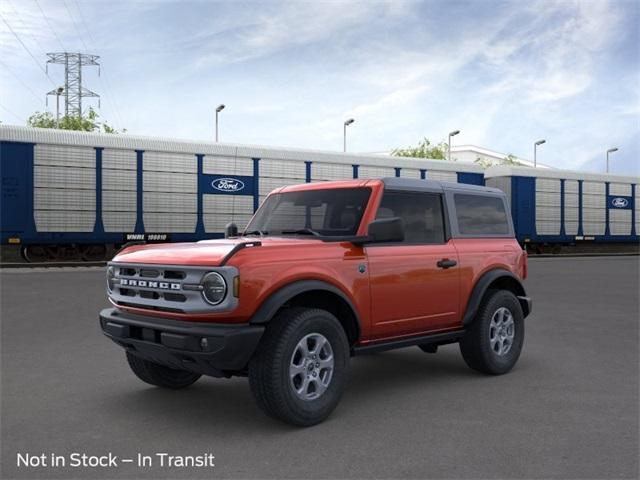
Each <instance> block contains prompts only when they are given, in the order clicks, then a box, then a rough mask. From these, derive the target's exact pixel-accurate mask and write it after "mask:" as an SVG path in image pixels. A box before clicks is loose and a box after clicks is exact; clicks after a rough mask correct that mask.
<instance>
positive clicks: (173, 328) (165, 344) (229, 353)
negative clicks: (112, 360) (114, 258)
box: [100, 308, 264, 377]
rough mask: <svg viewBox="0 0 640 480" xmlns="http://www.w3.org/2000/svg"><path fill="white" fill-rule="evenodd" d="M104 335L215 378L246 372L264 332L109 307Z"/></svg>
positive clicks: (103, 313) (136, 350) (157, 360)
mask: <svg viewBox="0 0 640 480" xmlns="http://www.w3.org/2000/svg"><path fill="white" fill-rule="evenodd" d="M100 326H101V328H102V332H103V333H104V334H105V335H106V336H107V337H109V338H110V339H111V340H113V341H114V342H115V343H117V344H118V345H120V346H121V347H123V348H125V349H126V350H127V351H128V352H130V353H132V354H134V355H137V356H139V357H142V358H144V359H145V360H149V361H151V362H154V363H158V364H160V365H165V366H167V367H170V368H174V369H179V370H188V371H192V372H196V373H200V374H203V375H210V376H213V377H223V376H229V375H231V373H237V372H241V371H243V370H244V369H245V367H246V365H247V363H248V362H249V359H250V358H251V355H253V352H254V351H255V349H256V348H257V346H258V342H259V341H260V338H261V337H262V334H263V333H264V326H259V325H249V324H242V325H221V324H206V323H199V322H198V323H193V322H179V321H175V320H166V319H162V318H156V317H147V316H143V315H135V314H131V313H125V312H121V311H119V310H118V309H116V308H107V309H104V310H102V311H101V312H100Z"/></svg>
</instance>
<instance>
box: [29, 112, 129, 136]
mask: <svg viewBox="0 0 640 480" xmlns="http://www.w3.org/2000/svg"><path fill="white" fill-rule="evenodd" d="M99 117H100V116H99V115H98V112H96V111H95V110H94V109H93V108H91V107H89V112H88V113H87V115H85V116H82V117H76V116H72V115H65V116H63V117H60V124H59V126H58V127H56V118H55V117H54V116H53V114H52V113H51V112H36V113H34V114H33V115H31V116H30V117H29V119H28V120H27V125H28V126H30V127H38V128H60V129H62V130H79V131H82V132H104V133H118V131H117V130H116V129H115V128H113V127H111V126H110V125H109V124H108V123H107V122H101V121H99ZM126 131H127V130H126V129H122V132H123V133H124V132H126Z"/></svg>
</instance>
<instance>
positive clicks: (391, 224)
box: [368, 217, 404, 243]
mask: <svg viewBox="0 0 640 480" xmlns="http://www.w3.org/2000/svg"><path fill="white" fill-rule="evenodd" d="M368 237H369V242H371V243H382V242H402V241H403V240H404V224H403V223H402V219H401V218H400V217H393V218H379V219H378V220H374V221H373V222H371V223H370V224H369V235H368Z"/></svg>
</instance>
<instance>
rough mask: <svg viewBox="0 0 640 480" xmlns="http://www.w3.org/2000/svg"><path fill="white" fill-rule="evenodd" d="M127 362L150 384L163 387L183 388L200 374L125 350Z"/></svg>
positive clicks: (134, 371) (137, 374)
mask: <svg viewBox="0 0 640 480" xmlns="http://www.w3.org/2000/svg"><path fill="white" fill-rule="evenodd" d="M127 362H129V366H130V367H131V370H133V373H135V374H136V376H137V377H138V378H139V379H140V380H142V381H143V382H146V383H148V384H150V385H155V386H156V387H164V388H174V389H177V388H185V387H188V386H189V385H191V384H192V383H194V382H195V381H196V380H198V379H199V378H200V376H201V375H199V374H197V373H193V372H187V371H185V370H175V369H173V368H169V367H165V366H164V365H158V364H157V363H153V362H150V361H148V360H144V359H142V358H140V357H137V356H135V355H133V354H131V353H129V352H127Z"/></svg>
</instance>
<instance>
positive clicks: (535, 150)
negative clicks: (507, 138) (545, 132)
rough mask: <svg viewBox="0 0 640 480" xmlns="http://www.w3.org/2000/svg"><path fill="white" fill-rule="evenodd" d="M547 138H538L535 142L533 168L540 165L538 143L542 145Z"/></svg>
mask: <svg viewBox="0 0 640 480" xmlns="http://www.w3.org/2000/svg"><path fill="white" fill-rule="evenodd" d="M546 142H547V141H546V140H538V141H537V142H535V143H534V144H533V168H536V167H537V166H538V158H537V155H538V145H542V144H543V143H546Z"/></svg>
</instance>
